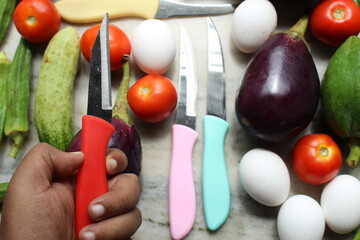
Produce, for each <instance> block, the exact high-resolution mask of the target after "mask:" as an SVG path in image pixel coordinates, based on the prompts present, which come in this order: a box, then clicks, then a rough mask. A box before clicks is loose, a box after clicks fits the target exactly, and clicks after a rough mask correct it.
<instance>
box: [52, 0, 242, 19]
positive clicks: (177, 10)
mask: <svg viewBox="0 0 360 240" xmlns="http://www.w3.org/2000/svg"><path fill="white" fill-rule="evenodd" d="M237 5H239V4H230V3H228V4H224V3H223V4H189V3H183V2H177V1H173V0H146V1H144V0H101V1H99V0H61V1H57V2H55V7H56V8H57V10H58V12H59V14H60V16H61V17H62V19H64V20H65V21H68V22H73V23H91V22H97V21H100V20H101V19H102V17H103V16H104V14H105V13H109V17H110V18H111V19H112V18H119V17H140V18H145V19H150V18H169V17H175V16H202V15H219V14H228V13H233V12H234V11H235V9H236V7H237Z"/></svg>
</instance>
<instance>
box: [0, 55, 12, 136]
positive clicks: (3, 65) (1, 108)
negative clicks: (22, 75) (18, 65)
mask: <svg viewBox="0 0 360 240" xmlns="http://www.w3.org/2000/svg"><path fill="white" fill-rule="evenodd" d="M10 64H11V61H10V60H9V58H8V57H7V56H6V53H5V52H4V51H0V142H1V141H2V138H3V136H4V125H5V114H6V91H7V79H8V72H9V69H10Z"/></svg>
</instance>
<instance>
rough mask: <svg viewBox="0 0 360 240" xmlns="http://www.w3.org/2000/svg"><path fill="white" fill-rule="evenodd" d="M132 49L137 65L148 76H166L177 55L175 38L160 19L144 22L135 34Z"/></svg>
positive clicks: (136, 29)
mask: <svg viewBox="0 0 360 240" xmlns="http://www.w3.org/2000/svg"><path fill="white" fill-rule="evenodd" d="M131 47H132V55H133V57H134V60H135V63H136V65H137V66H138V67H139V68H140V69H141V70H142V71H144V72H145V73H147V74H164V73H165V72H166V71H168V70H169V68H170V67H171V65H172V63H173V61H174V58H175V54H176V42H175V37H174V35H173V33H172V32H171V29H170V27H169V26H168V25H167V24H166V23H165V22H163V21H161V20H159V19H148V20H144V21H142V22H141V23H140V24H139V25H138V26H137V27H136V28H135V30H134V32H133V35H132V37H131Z"/></svg>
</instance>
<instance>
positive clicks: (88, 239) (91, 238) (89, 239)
mask: <svg viewBox="0 0 360 240" xmlns="http://www.w3.org/2000/svg"><path fill="white" fill-rule="evenodd" d="M84 238H85V240H95V239H96V238H95V234H94V233H93V232H85V233H84Z"/></svg>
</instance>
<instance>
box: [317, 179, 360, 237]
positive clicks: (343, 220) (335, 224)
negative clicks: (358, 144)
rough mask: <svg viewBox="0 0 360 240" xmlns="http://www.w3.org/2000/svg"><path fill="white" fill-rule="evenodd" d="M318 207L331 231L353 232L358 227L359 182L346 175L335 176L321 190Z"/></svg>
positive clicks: (339, 232) (359, 213)
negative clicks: (319, 206) (320, 208)
mask: <svg viewBox="0 0 360 240" xmlns="http://www.w3.org/2000/svg"><path fill="white" fill-rule="evenodd" d="M320 205H321V207H322V209H323V212H324V215H325V219H326V224H327V225H328V227H329V228H330V229H331V230H332V231H334V232H336V233H338V234H346V233H349V232H351V231H353V230H354V229H356V228H357V227H358V226H359V225H360V181H359V180H358V179H357V178H355V177H354V176H351V175H347V174H343V175H339V176H336V177H335V178H334V179H333V180H331V182H329V183H328V184H327V185H326V186H325V188H324V189H323V192H322V194H321V199H320Z"/></svg>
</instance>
